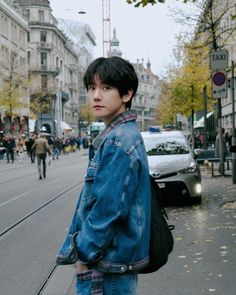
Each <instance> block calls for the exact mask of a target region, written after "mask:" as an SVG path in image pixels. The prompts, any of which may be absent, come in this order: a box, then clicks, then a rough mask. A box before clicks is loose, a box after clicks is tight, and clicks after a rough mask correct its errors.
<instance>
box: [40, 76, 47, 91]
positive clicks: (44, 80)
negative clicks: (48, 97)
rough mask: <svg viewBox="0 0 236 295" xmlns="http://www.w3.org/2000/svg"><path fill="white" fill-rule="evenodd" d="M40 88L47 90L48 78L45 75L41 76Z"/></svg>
mask: <svg viewBox="0 0 236 295" xmlns="http://www.w3.org/2000/svg"><path fill="white" fill-rule="evenodd" d="M41 88H42V89H47V88H48V77H47V75H41Z"/></svg>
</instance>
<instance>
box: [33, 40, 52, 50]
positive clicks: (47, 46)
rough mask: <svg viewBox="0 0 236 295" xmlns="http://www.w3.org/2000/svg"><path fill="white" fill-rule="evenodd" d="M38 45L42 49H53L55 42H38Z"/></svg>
mask: <svg viewBox="0 0 236 295" xmlns="http://www.w3.org/2000/svg"><path fill="white" fill-rule="evenodd" d="M37 47H38V48H40V49H46V50H51V49H53V44H52V43H48V42H38V43H37Z"/></svg>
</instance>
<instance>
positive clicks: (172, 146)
mask: <svg viewBox="0 0 236 295" xmlns="http://www.w3.org/2000/svg"><path fill="white" fill-rule="evenodd" d="M144 144H145V148H146V151H147V155H148V156H159V155H180V154H188V153H189V147H188V145H187V143H186V141H185V140H184V139H182V138H162V137H155V138H154V137H152V138H144Z"/></svg>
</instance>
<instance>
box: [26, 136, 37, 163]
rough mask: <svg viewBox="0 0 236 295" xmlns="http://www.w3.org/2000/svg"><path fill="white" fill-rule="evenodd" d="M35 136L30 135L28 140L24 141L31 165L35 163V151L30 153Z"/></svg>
mask: <svg viewBox="0 0 236 295" xmlns="http://www.w3.org/2000/svg"><path fill="white" fill-rule="evenodd" d="M35 137H36V136H35V135H31V136H30V138H29V139H28V140H26V142H25V145H26V150H27V153H28V156H29V157H30V160H31V164H33V163H34V162H35V151H32V149H31V148H32V146H33V144H34V142H35Z"/></svg>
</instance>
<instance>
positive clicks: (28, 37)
mask: <svg viewBox="0 0 236 295" xmlns="http://www.w3.org/2000/svg"><path fill="white" fill-rule="evenodd" d="M27 41H28V42H30V32H27Z"/></svg>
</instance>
